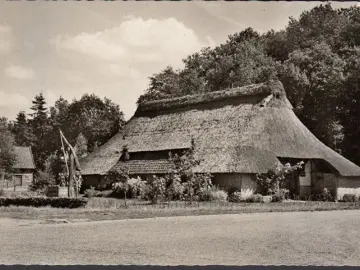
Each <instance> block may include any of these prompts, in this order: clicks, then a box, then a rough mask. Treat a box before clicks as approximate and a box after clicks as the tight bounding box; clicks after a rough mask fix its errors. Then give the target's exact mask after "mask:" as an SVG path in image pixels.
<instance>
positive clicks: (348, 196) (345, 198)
mask: <svg viewBox="0 0 360 270" xmlns="http://www.w3.org/2000/svg"><path fill="white" fill-rule="evenodd" d="M342 201H344V202H358V201H359V198H358V197H357V196H356V195H355V194H344V196H343V198H342Z"/></svg>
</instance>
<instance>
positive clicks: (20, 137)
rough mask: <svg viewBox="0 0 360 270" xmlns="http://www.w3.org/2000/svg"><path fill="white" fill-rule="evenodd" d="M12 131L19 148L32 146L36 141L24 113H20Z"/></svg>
mask: <svg viewBox="0 0 360 270" xmlns="http://www.w3.org/2000/svg"><path fill="white" fill-rule="evenodd" d="M12 131H13V133H14V135H15V143H16V145H18V146H32V145H33V142H34V140H35V138H34V134H33V133H32V130H31V127H30V124H29V122H28V120H27V118H26V114H25V112H24V111H21V112H19V113H18V115H17V117H16V121H15V122H14V126H13V128H12Z"/></svg>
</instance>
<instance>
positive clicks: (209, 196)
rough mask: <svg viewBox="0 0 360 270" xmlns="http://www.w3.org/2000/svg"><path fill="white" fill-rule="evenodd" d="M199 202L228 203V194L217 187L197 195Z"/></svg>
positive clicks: (204, 190)
mask: <svg viewBox="0 0 360 270" xmlns="http://www.w3.org/2000/svg"><path fill="white" fill-rule="evenodd" d="M197 197H198V200H199V201H221V202H224V201H227V198H228V194H227V192H226V191H224V190H219V189H218V188H217V187H212V188H208V189H203V190H202V191H201V192H199V193H198V195H197Z"/></svg>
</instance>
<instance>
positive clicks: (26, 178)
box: [1, 146, 35, 189]
mask: <svg viewBox="0 0 360 270" xmlns="http://www.w3.org/2000/svg"><path fill="white" fill-rule="evenodd" d="M14 151H15V155H16V162H15V164H14V166H13V172H12V178H11V179H8V180H7V181H6V182H3V181H2V182H3V187H4V188H13V187H14V186H15V188H22V189H27V188H28V187H29V186H30V185H31V184H32V182H33V178H34V172H35V162H34V157H33V154H32V151H31V147H24V146H15V147H14ZM3 178H4V172H3V173H2V176H1V180H4V179H3Z"/></svg>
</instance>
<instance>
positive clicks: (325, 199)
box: [311, 188, 334, 202]
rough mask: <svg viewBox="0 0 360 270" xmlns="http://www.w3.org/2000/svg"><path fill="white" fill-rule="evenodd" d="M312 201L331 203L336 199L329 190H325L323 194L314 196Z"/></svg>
mask: <svg viewBox="0 0 360 270" xmlns="http://www.w3.org/2000/svg"><path fill="white" fill-rule="evenodd" d="M311 200H312V201H323V202H330V201H333V200H334V198H333V196H332V195H331V192H330V191H329V190H328V189H327V188H324V189H323V191H322V192H321V193H315V194H312V195H311Z"/></svg>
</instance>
